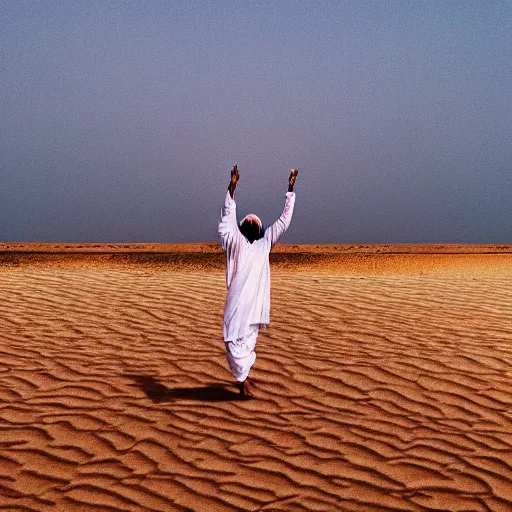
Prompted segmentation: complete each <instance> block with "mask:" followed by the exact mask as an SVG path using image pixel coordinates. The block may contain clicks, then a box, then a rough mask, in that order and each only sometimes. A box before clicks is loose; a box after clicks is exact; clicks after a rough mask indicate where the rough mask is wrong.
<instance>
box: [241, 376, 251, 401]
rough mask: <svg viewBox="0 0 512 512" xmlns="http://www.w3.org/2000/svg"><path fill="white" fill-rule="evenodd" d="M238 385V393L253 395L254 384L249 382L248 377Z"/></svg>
mask: <svg viewBox="0 0 512 512" xmlns="http://www.w3.org/2000/svg"><path fill="white" fill-rule="evenodd" d="M239 386H240V394H241V395H242V396H248V397H249V398H253V397H254V386H253V384H252V383H251V381H250V379H249V377H247V379H245V380H244V381H243V382H240V383H239Z"/></svg>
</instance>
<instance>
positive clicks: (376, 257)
mask: <svg viewBox="0 0 512 512" xmlns="http://www.w3.org/2000/svg"><path fill="white" fill-rule="evenodd" d="M270 263H271V265H272V267H273V268H275V269H283V270H294V271H301V270H334V271H342V272H344V271H348V272H357V273H367V272H369V273H390V272H391V273H393V272H399V273H403V272H408V271H412V272H420V273H423V271H428V270H429V269H432V268H437V269H440V268H448V267H451V268H454V267H459V268H461V269H462V268H464V267H468V266H470V267H475V266H477V267H480V268H489V269H491V268H496V267H499V268H501V269H504V270H505V271H506V272H507V273H508V272H509V271H510V273H511V275H512V254H511V253H510V252H491V251H488V252H487V251H486V252H480V253H462V252H451V253H448V252H445V253H436V252H433V253H427V252H423V253H410V252H406V251H404V252H348V253H347V252H341V253H336V252H308V251H305V252H298V251H296V252H284V251H282V250H281V251H277V252H274V253H271V254H270ZM225 265H226V257H225V255H224V254H223V253H222V252H218V251H217V252H179V251H178V252H103V251H102V252H89V251H87V252H77V251H73V252H23V251H19V252H17V251H0V268H2V267H3V268H16V267H20V268H22V267H34V268H84V269H87V268H89V269H102V268H119V269H123V268H126V269H143V268H144V267H146V268H148V269H155V270H157V269H159V270H171V271H174V270H179V271H181V270H182V271H209V270H211V271H224V270H225Z"/></svg>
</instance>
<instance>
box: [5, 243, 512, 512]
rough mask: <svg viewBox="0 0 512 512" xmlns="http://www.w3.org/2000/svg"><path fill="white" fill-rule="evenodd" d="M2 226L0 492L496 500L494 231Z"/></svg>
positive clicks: (510, 266)
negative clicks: (249, 276) (295, 240)
mask: <svg viewBox="0 0 512 512" xmlns="http://www.w3.org/2000/svg"><path fill="white" fill-rule="evenodd" d="M66 245H67V247H66V246H65V244H7V243H3V244H0V297H1V301H0V330H1V336H0V510H9V511H11V510H12V511H15V510H16V511H46V510H48V511H50V510H51V511H66V512H68V511H91V510H93V511H149V510H151V511H155V510H157V511H174V510H177V511H182V510H198V511H239V510H248V511H256V510H262V511H263V510H266V511H269V510H273V511H310V510H326V511H345V510H346V511H387V510H401V511H425V510H436V511H439V510H446V511H508V510H512V279H511V277H512V247H511V246H442V245H439V246H280V247H279V248H278V249H277V251H276V252H275V253H274V254H273V257H272V310H271V315H272V322H271V325H270V327H269V328H268V329H265V330H262V331H261V333H260V337H259V339H258V346H257V360H256V364H255V367H254V368H253V371H252V373H251V375H252V376H253V378H254V381H255V384H256V390H255V391H256V398H255V399H252V400H244V399H241V398H240V395H239V394H238V392H237V390H236V389H235V387H234V385H233V379H232V377H231V375H230V373H229V372H228V369H227V363H226V360H225V356H224V346H223V340H222V329H221V327H222V312H223V306H224V299H225V282H224V272H223V261H224V260H223V255H222V253H221V252H220V250H219V248H218V246H216V245H212V244H196V245H189V246H178V245H174V246H171V245H169V246H161V245H156V244H154V245H149V244H125V245H124V246H120V245H114V244H110V245H106V244H66Z"/></svg>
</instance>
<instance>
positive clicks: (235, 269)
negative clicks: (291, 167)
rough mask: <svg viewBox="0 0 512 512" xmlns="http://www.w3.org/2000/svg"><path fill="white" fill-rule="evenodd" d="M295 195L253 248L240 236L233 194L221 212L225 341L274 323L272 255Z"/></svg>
mask: <svg viewBox="0 0 512 512" xmlns="http://www.w3.org/2000/svg"><path fill="white" fill-rule="evenodd" d="M294 204H295V193H294V192H287V194H286V202H285V205H284V210H283V213H282V214H281V216H280V217H279V219H278V220H277V221H276V222H274V224H272V225H271V226H270V227H269V228H267V229H266V230H265V235H264V236H263V238H260V239H259V240H255V241H254V242H253V243H252V244H251V243H250V242H249V240H247V238H245V236H244V235H242V233H241V232H240V229H239V227H238V222H237V219H236V203H235V200H234V199H232V198H231V195H230V194H229V191H228V192H227V193H226V200H225V202H224V206H223V208H222V212H221V221H220V224H219V229H218V232H219V235H220V237H221V244H222V248H223V250H224V252H225V253H226V257H227V266H226V286H227V290H228V293H227V299H226V307H225V309H224V341H225V342H236V341H237V340H240V339H242V338H245V337H247V336H250V335H251V333H252V332H254V328H255V327H259V326H261V325H268V324H269V322H270V264H269V253H270V250H271V249H272V247H273V246H274V244H275V243H276V242H277V241H278V240H279V238H280V237H281V236H282V235H283V233H284V232H285V231H286V230H287V229H288V226H289V225H290V222H291V220H292V215H293V207H294Z"/></svg>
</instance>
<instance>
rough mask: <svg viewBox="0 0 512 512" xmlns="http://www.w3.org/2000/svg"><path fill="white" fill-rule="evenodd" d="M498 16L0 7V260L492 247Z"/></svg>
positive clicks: (508, 61)
mask: <svg viewBox="0 0 512 512" xmlns="http://www.w3.org/2000/svg"><path fill="white" fill-rule="evenodd" d="M511 50H512V2H511V1H510V0H503V1H493V0H486V1H485V2H482V1H479V0H478V1H476V0H475V1H471V0H466V1H457V0H451V1H445V0H442V1H435V0H432V1H427V0H425V1H419V0H418V1H416V0H410V1H399V0H393V1H391V0H390V1H378V0H374V1H365V0H355V1H337V2H333V1H314V2H312V1H299V0H297V1H287V0H281V1H222V0H218V1H215V2H207V1H203V2H198V1H190V0H186V1H159V0H151V1H150V0H148V1H143V0H138V1H135V0H124V1H106V0H105V1H98V0H86V1H76V0H62V1H58V0H55V1H52V0H47V1H44V0H40V1H36V0H33V1H24V0H4V1H0V240H1V241H41V242H59V241H60V242H62V241H66V242H205V241H215V240H217V233H216V228H217V224H218V221H219V215H220V207H221V205H222V202H223V200H224V196H225V193H226V188H227V185H228V181H229V173H230V170H231V168H232V166H233V164H235V163H236V164H238V167H239V172H240V181H239V184H238V188H237V191H236V196H235V198H236V201H237V209H238V215H239V218H242V216H244V215H245V214H247V213H255V214H257V215H259V216H260V217H261V218H262V220H263V223H264V224H265V225H266V226H268V225H269V224H270V223H272V222H273V221H275V220H276V219H277V218H278V217H279V215H280V213H281V211H282V208H283V206H284V198H285V193H286V191H287V180H288V175H289V172H290V169H291V168H292V167H296V168H298V169H299V176H298V178H297V183H296V186H295V192H296V195H297V199H296V206H295V214H294V218H293V221H292V224H291V226H290V228H289V231H288V232H287V233H286V234H285V236H284V237H283V239H282V241H283V242H288V243H492V244H499V243H509V244H510V243H512V222H511V221H512V135H511V134H512V128H511V127H512V58H511V57H510V55H511Z"/></svg>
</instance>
